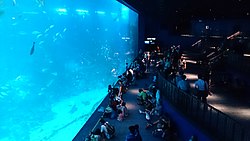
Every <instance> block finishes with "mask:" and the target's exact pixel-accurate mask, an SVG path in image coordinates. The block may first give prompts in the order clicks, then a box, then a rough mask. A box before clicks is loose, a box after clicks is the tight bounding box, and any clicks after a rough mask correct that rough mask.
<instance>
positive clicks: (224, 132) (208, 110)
mask: <svg viewBox="0 0 250 141" xmlns="http://www.w3.org/2000/svg"><path fill="white" fill-rule="evenodd" d="M158 86H159V89H160V91H161V93H162V95H163V97H164V98H165V99H167V100H168V101H169V102H170V103H171V104H172V105H173V106H175V107H176V108H177V109H178V110H179V111H181V112H182V113H183V114H185V115H186V116H187V117H189V118H190V119H191V120H192V121H193V122H195V123H197V124H198V125H201V126H202V127H203V128H204V129H205V130H206V131H208V133H211V135H212V136H213V137H214V138H216V140H218V141H249V140H250V131H248V130H247V129H246V128H244V127H243V125H241V124H240V123H239V122H237V121H236V120H234V119H232V118H231V117H229V116H228V115H226V114H224V113H222V112H221V111H219V110H217V109H216V108H214V107H212V106H211V105H209V104H206V103H203V102H201V101H200V100H199V99H197V98H196V97H195V96H193V95H191V94H188V93H185V92H184V91H181V90H180V89H178V88H177V87H176V86H175V85H174V84H173V83H171V82H169V81H168V80H166V79H165V78H164V77H163V76H162V75H161V74H160V73H158Z"/></svg>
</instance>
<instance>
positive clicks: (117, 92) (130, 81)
mask: <svg viewBox="0 0 250 141" xmlns="http://www.w3.org/2000/svg"><path fill="white" fill-rule="evenodd" d="M185 70H186V60H185V58H184V57H183V55H182V53H181V50H180V46H172V47H171V48H170V49H169V50H167V51H165V52H164V53H163V55H162V56H158V55H157V52H154V53H149V52H146V53H140V52H139V55H138V57H137V58H136V59H135V60H134V61H133V62H132V63H131V64H130V65H128V64H126V71H125V72H124V73H123V74H122V75H120V76H119V77H118V81H117V83H116V84H115V85H113V86H112V85H109V86H108V96H109V103H108V106H107V107H106V108H105V109H104V110H103V116H102V118H101V119H100V121H99V122H100V123H101V126H100V128H96V130H95V131H94V132H91V133H90V135H89V136H88V138H87V139H86V140H93V139H95V140H96V141H100V140H103V139H104V140H105V139H108V140H109V139H111V138H112V137H113V136H114V134H115V127H114V126H112V125H110V124H109V123H108V122H107V121H105V118H109V119H114V120H118V121H119V122H122V121H124V120H126V118H127V117H128V116H129V110H128V108H127V106H126V101H125V99H124V98H123V95H124V94H125V93H126V92H127V90H128V88H129V87H130V86H131V85H136V80H137V79H141V78H144V77H145V76H146V75H147V74H146V73H148V72H150V73H152V72H153V80H152V83H151V84H150V85H149V86H148V87H146V88H139V89H138V95H137V104H138V105H139V106H140V110H139V113H140V114H144V115H145V120H146V122H147V125H146V127H145V129H146V130H152V135H153V136H155V137H160V138H162V139H164V140H175V138H176V136H177V130H176V128H175V126H174V125H175V124H174V123H173V121H172V120H171V118H170V117H169V116H168V115H167V114H166V113H163V105H162V96H161V93H160V90H159V89H158V87H157V75H156V72H160V73H161V74H164V76H165V78H166V79H167V80H169V81H171V82H172V83H173V84H174V85H176V86H177V87H178V88H179V89H180V90H182V91H185V92H186V93H190V90H191V88H190V84H189V82H188V81H187V76H186V75H185ZM194 86H195V90H196V94H195V96H197V98H199V99H201V101H203V102H206V97H207V95H208V91H209V86H208V83H207V82H206V80H205V78H204V75H202V74H199V76H198V80H197V81H196V82H195V83H194ZM128 130H129V132H128V134H127V136H126V139H125V140H126V141H140V140H142V137H141V135H140V132H139V125H138V124H136V125H131V126H129V129H128Z"/></svg>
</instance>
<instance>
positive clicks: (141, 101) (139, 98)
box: [137, 89, 147, 105]
mask: <svg viewBox="0 0 250 141" xmlns="http://www.w3.org/2000/svg"><path fill="white" fill-rule="evenodd" d="M146 99H147V93H146V92H145V91H144V90H143V89H139V94H138V96H137V103H138V105H143V104H144V102H145V101H146Z"/></svg>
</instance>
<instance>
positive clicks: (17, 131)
mask: <svg viewBox="0 0 250 141" xmlns="http://www.w3.org/2000/svg"><path fill="white" fill-rule="evenodd" d="M0 31H1V32H0V103H1V106H0V115H1V116H0V141H70V140H72V139H73V138H74V136H75V135H76V134H77V133H78V131H79V130H80V129H81V127H82V126H83V125H84V124H85V123H86V121H87V120H88V119H89V117H90V116H91V114H93V112H94V111H95V110H96V108H97V107H98V106H99V104H100V103H101V102H102V100H103V99H104V98H105V96H106V95H107V90H108V89H107V88H108V85H109V84H113V83H115V82H116V81H117V77H118V76H119V75H121V74H122V73H123V72H124V71H125V63H129V64H130V63H131V62H132V61H133V59H134V58H135V56H136V55H137V50H138V13H137V12H135V11H133V10H131V9H130V8H128V7H127V6H125V5H124V4H121V3H120V2H118V1H116V0H0Z"/></svg>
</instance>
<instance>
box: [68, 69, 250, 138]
mask: <svg viewBox="0 0 250 141" xmlns="http://www.w3.org/2000/svg"><path fill="white" fill-rule="evenodd" d="M187 67H188V69H187V71H186V74H187V76H188V77H187V78H188V80H189V81H190V83H191V85H192V83H193V82H194V80H195V79H197V73H198V72H199V69H201V68H199V67H198V66H194V65H192V64H187ZM231 73H232V74H237V73H234V72H231ZM148 75H149V76H148V77H147V78H145V79H141V80H137V82H136V85H135V86H131V87H130V88H129V90H128V91H127V93H126V94H124V100H125V101H126V102H127V107H128V110H129V116H128V117H127V118H126V119H125V120H124V121H122V122H120V121H117V120H114V119H113V120H110V119H106V120H107V121H109V122H110V123H111V124H113V125H114V126H115V127H116V136H115V137H114V138H113V139H111V140H114V141H121V140H125V137H126V135H127V134H128V132H129V131H128V127H129V126H130V125H134V124H139V126H140V132H141V135H142V137H143V140H146V141H151V140H162V139H160V138H156V137H153V136H152V134H151V132H152V129H145V127H146V123H147V122H146V119H145V115H144V114H140V113H139V112H138V110H139V109H143V107H140V106H139V105H137V103H136V95H137V94H138V89H139V88H146V87H147V86H148V85H149V84H150V83H151V82H152V77H151V76H150V74H148ZM240 78H241V79H245V76H244V75H243V76H240ZM211 92H212V95H211V96H209V97H208V104H210V105H211V106H213V107H215V108H217V109H218V110H220V111H222V112H223V113H225V114H227V115H229V116H230V117H232V118H233V119H235V120H236V121H238V122H239V123H241V124H242V125H244V126H246V127H250V95H249V94H248V92H247V91H244V94H243V93H242V91H241V90H237V89H232V87H231V86H229V85H228V84H227V85H225V84H223V85H221V84H214V85H213V86H212V87H211ZM107 104H108V99H107V98H106V99H104V101H103V102H102V104H101V105H100V106H99V107H101V106H103V107H106V106H107ZM99 107H98V108H99ZM98 108H97V109H98ZM101 116H102V113H98V112H97V111H95V112H94V114H93V115H92V116H91V117H90V119H89V120H88V121H87V123H86V124H85V125H84V126H83V127H82V129H81V130H80V131H79V133H78V135H77V136H76V137H75V138H74V140H73V141H84V137H86V136H87V135H88V133H89V132H90V131H91V129H92V128H93V127H94V126H95V124H96V123H97V121H98V120H99V118H100V117H101ZM96 127H100V124H97V126H96Z"/></svg>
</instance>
